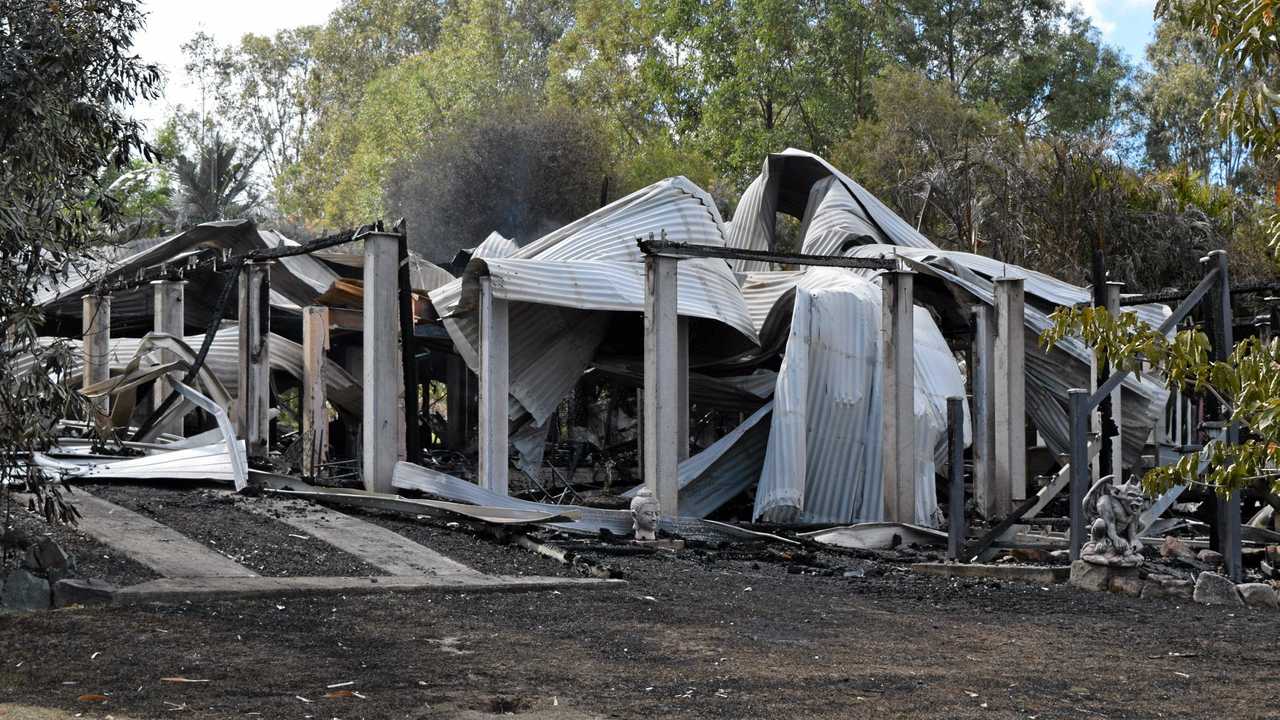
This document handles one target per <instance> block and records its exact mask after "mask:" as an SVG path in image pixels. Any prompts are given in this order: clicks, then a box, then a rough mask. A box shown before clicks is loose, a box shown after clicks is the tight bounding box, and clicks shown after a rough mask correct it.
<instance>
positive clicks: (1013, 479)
mask: <svg viewBox="0 0 1280 720" xmlns="http://www.w3.org/2000/svg"><path fill="white" fill-rule="evenodd" d="M995 299H996V337H995V362H994V366H995V367H994V369H995V372H994V375H995V392H994V393H993V399H994V400H995V403H994V405H995V408H994V409H995V459H996V462H995V477H996V483H997V485H1003V486H1004V487H1002V488H1001V489H1000V490H999V493H1000V497H1001V500H1002V501H1004V498H1006V497H1007V498H1008V504H1007V505H1006V506H1004V507H1003V508H1001V514H1004V513H1008V512H1009V511H1010V510H1012V509H1013V506H1014V505H1017V504H1019V503H1021V502H1022V501H1023V500H1026V499H1027V441H1026V431H1025V428H1026V424H1027V414H1026V395H1025V393H1026V364H1025V362H1026V361H1025V355H1026V346H1025V345H1024V344H1023V343H1024V338H1025V331H1024V326H1023V322H1024V310H1023V308H1024V302H1025V300H1024V295H1023V288H1022V279H1021V278H1010V277H1000V278H996V279H995ZM1006 492H1007V495H1006Z"/></svg>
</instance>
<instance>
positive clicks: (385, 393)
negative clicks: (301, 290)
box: [360, 232, 403, 493]
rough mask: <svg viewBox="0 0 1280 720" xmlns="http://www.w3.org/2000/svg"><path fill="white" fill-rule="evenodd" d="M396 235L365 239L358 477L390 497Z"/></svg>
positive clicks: (395, 414)
mask: <svg viewBox="0 0 1280 720" xmlns="http://www.w3.org/2000/svg"><path fill="white" fill-rule="evenodd" d="M399 247H400V236H399V235H398V234H395V233H385V232H371V233H367V234H366V235H364V352H363V360H364V368H363V370H364V373H363V377H362V381H363V387H364V403H363V411H364V413H363V414H364V417H363V420H362V438H363V443H362V445H363V448H362V450H363V453H362V458H361V464H360V468H361V478H362V479H363V481H364V488H365V490H368V491H370V492H381V493H393V492H395V491H394V490H393V489H392V488H391V474H392V472H393V471H394V470H395V467H396V461H397V460H398V459H399V456H400V430H401V420H402V417H403V416H402V414H401V413H400V412H399V410H400V389H401V385H402V384H401V378H400V366H399V358H400V346H399V344H398V336H399V334H400V305H399V301H398V299H397V288H398V277H399V273H400V270H399V262H398V259H397V258H398V256H399Z"/></svg>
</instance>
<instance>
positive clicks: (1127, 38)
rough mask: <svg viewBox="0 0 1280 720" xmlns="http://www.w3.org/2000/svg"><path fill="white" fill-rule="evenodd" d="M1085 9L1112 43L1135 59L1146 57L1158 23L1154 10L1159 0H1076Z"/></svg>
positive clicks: (1108, 41)
mask: <svg viewBox="0 0 1280 720" xmlns="http://www.w3.org/2000/svg"><path fill="white" fill-rule="evenodd" d="M1074 4H1075V5H1077V6H1078V7H1079V8H1080V10H1081V12H1083V13H1084V14H1085V16H1087V17H1088V18H1089V19H1090V20H1092V21H1093V25H1094V27H1096V28H1098V31H1099V32H1100V33H1101V35H1102V39H1103V41H1104V42H1106V43H1107V44H1108V45H1113V46H1115V47H1118V48H1120V49H1121V50H1123V51H1124V52H1125V54H1127V55H1128V56H1129V59H1130V60H1132V61H1134V62H1143V61H1144V60H1145V59H1146V48H1147V43H1149V42H1151V38H1152V29H1153V27H1154V25H1155V23H1154V21H1153V20H1152V17H1151V13H1152V11H1153V10H1154V7H1155V0H1076V1H1075V3H1074Z"/></svg>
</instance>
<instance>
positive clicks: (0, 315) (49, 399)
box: [0, 0, 160, 519]
mask: <svg viewBox="0 0 1280 720" xmlns="http://www.w3.org/2000/svg"><path fill="white" fill-rule="evenodd" d="M142 18H143V16H142V13H141V11H140V10H139V8H138V5H137V3H136V2H131V1H130V0H113V1H106V0H64V1H63V2H59V3H48V2H44V1H43V0H9V1H8V2H6V3H4V4H2V5H0V96H3V100H4V102H3V103H0V157H3V158H4V160H3V162H0V338H3V342H2V343H0V383H2V384H3V386H4V388H5V391H4V392H3V393H0V478H4V479H15V478H16V479H25V480H27V481H28V483H29V485H30V487H31V488H32V489H33V490H34V491H35V492H36V494H37V496H38V503H39V505H40V508H41V509H42V510H43V512H44V513H45V515H46V517H48V518H50V519H54V518H57V517H61V518H62V519H69V518H70V517H72V512H71V511H70V510H68V509H67V508H66V507H65V505H63V504H62V503H61V501H60V498H59V496H58V495H57V492H56V490H55V489H53V488H50V487H49V486H47V485H46V484H45V483H44V482H42V480H41V476H40V474H39V473H36V472H34V471H32V470H30V469H29V468H28V466H27V464H26V463H25V462H24V461H23V460H22V458H23V457H24V456H25V455H26V454H27V453H31V452H35V451H41V450H45V449H47V448H48V447H49V446H50V444H51V443H52V442H53V440H54V437H55V434H56V433H57V432H58V422H59V421H60V420H61V419H63V418H66V417H75V416H77V415H78V414H79V413H80V409H79V408H80V407H82V406H81V404H80V403H79V402H78V395H76V394H75V393H73V392H71V391H70V390H69V389H68V388H67V386H66V385H65V384H64V382H63V379H64V378H65V371H66V368H67V367H68V360H69V358H68V348H67V347H66V346H65V345H64V344H62V343H58V342H55V343H53V344H52V345H45V344H43V343H41V342H39V332H40V326H41V322H42V320H43V315H42V313H41V310H40V306H39V304H38V297H39V294H40V293H42V292H43V291H44V290H46V289H47V287H48V283H49V282H50V278H52V277H54V276H55V275H57V274H59V273H62V272H68V271H70V270H71V268H70V266H69V264H70V263H72V262H73V261H74V258H76V257H78V256H80V255H81V254H82V253H84V252H85V251H86V250H87V249H89V248H90V247H91V246H93V245H94V244H95V243H97V242H99V240H100V238H101V232H102V230H103V229H104V227H109V226H110V224H111V223H113V222H114V221H115V219H116V218H117V210H118V203H117V202H116V201H115V198H113V197H111V196H110V195H107V194H104V193H103V192H102V191H101V186H100V185H99V178H100V177H101V176H102V173H103V171H104V169H106V168H124V167H127V166H128V164H129V162H130V160H131V159H132V158H133V157H135V155H136V154H139V153H140V154H142V155H143V156H144V157H147V156H149V155H150V153H151V149H150V147H149V146H148V145H147V143H146V142H145V141H144V139H143V132H142V127H141V126H140V125H139V124H138V123H137V122H135V121H134V120H133V119H131V118H130V117H128V116H127V115H126V114H125V112H124V110H123V108H125V107H127V106H129V105H132V104H133V103H135V102H138V101H141V100H146V99H151V98H154V97H156V94H157V88H158V86H159V81H160V76H159V72H158V71H157V69H156V68H155V67H154V66H150V65H144V64H143V63H142V62H141V61H140V60H139V59H138V58H137V57H136V56H134V55H133V54H132V53H131V52H130V48H131V46H132V41H133V36H134V35H135V34H136V33H137V32H138V30H139V29H140V28H141V27H142V22H143V19H142ZM0 488H3V489H2V490H0V492H2V493H6V494H7V493H8V491H9V489H8V485H7V484H6V483H3V482H0ZM51 490H52V492H50V491H51ZM7 505H8V503H7V502H6V507H7Z"/></svg>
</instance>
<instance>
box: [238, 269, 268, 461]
mask: <svg viewBox="0 0 1280 720" xmlns="http://www.w3.org/2000/svg"><path fill="white" fill-rule="evenodd" d="M238 317H239V319H240V369H239V372H240V383H239V384H240V388H239V397H237V398H236V431H237V432H239V433H240V438H241V439H242V440H244V444H245V451H246V454H247V455H248V456H249V457H250V458H265V457H266V456H267V451H268V450H269V449H270V448H269V445H270V429H269V424H270V421H271V415H270V410H271V349H270V345H269V342H270V341H269V338H270V336H271V264H270V263H265V262H251V263H245V265H244V267H242V268H241V269H240V306H239V315H238Z"/></svg>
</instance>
